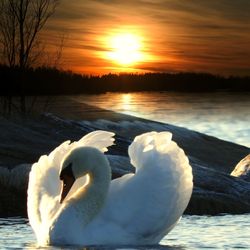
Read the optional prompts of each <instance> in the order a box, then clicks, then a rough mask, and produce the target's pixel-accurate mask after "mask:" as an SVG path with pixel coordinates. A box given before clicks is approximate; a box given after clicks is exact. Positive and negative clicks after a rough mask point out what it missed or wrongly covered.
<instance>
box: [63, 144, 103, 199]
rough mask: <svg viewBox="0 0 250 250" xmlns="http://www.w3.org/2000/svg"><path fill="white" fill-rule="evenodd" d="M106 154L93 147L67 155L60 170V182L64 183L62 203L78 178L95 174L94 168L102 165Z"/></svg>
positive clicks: (80, 148) (73, 151)
mask: <svg viewBox="0 0 250 250" xmlns="http://www.w3.org/2000/svg"><path fill="white" fill-rule="evenodd" d="M103 160H105V157H104V154H103V153H102V152H101V151H99V150H98V149H96V148H93V147H79V148H76V149H73V150H72V151H71V152H70V153H69V154H68V155H66V157H65V159H64V161H63V162H62V166H61V170H60V174H59V176H60V180H61V181H62V182H63V188H62V192H61V199H60V203H62V202H63V200H64V199H65V197H66V196H67V194H68V193H69V191H70V189H71V187H72V185H73V184H74V182H75V180H76V179H77V178H80V177H82V176H84V175H86V174H89V173H91V172H93V168H95V167H96V165H97V164H98V165H99V164H102V163H103Z"/></svg>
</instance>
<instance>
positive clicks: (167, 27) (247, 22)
mask: <svg viewBox="0 0 250 250" xmlns="http://www.w3.org/2000/svg"><path fill="white" fill-rule="evenodd" d="M62 36H63V37H64V40H63V56H62V59H61V64H62V67H63V68H64V69H67V70H72V71H74V72H78V73H83V74H94V75H102V74H107V73H120V72H136V73H143V72H179V71H185V72H186V71H191V72H208V73H213V74H219V75H226V76H228V75H243V76H244V75H250V1H249V0H237V1H236V0H209V1H208V0H135V1H132V0H126V1H125V0H124V1H122V0H120V1H118V0H71V1H67V0H61V3H60V4H59V6H58V7H57V9H56V12H55V14H54V16H53V17H51V18H50V20H48V23H47V24H46V28H45V29H44V31H43V34H42V37H43V39H44V40H46V42H47V43H49V45H51V46H53V45H54V46H56V45H58V44H60V39H61V37H62ZM128 36H130V37H132V38H131V39H132V40H131V39H130V38H129V39H130V40H129V39H127V38H126V37H128ZM124 39H125V40H126V39H127V40H128V41H127V43H129V45H126V44H123V43H124V41H122V40H124ZM114 41H116V44H114V43H115V42H114ZM125 42H126V41H125ZM49 45H48V46H49ZM119 46H120V47H119ZM117 47H119V48H117ZM131 47H135V49H134V50H133V49H132V50H131ZM117 50H119V52H117ZM118 53H120V54H121V53H122V55H120V54H118ZM125 56H127V57H129V56H130V57H131V56H132V58H130V57H129V58H127V59H129V60H130V59H131V60H130V61H129V60H128V61H129V62H126V63H124V58H123V61H122V60H121V57H125ZM117 57H118V58H117ZM133 58H135V59H133Z"/></svg>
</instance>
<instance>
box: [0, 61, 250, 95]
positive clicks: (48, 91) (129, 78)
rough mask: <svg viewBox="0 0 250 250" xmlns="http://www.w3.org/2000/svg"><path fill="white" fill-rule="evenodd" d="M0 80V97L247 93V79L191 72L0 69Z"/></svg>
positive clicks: (249, 84)
mask: <svg viewBox="0 0 250 250" xmlns="http://www.w3.org/2000/svg"><path fill="white" fill-rule="evenodd" d="M0 79H1V82H2V89H1V95H19V94H20V93H22V94H24V95H61V94H84V93H90V94H96V93H104V92H111V91H112V92H134V91H180V92H213V91H218V90H226V91H250V76H246V77H239V76H230V77H223V76H219V75H212V74H209V73H192V72H179V73H145V74H130V73H122V74H108V75H103V76H91V75H80V74H76V73H73V72H71V71H61V70H58V69H56V68H45V67H40V68H35V69H33V68H30V69H26V70H20V69H19V68H10V67H7V66H5V65H0Z"/></svg>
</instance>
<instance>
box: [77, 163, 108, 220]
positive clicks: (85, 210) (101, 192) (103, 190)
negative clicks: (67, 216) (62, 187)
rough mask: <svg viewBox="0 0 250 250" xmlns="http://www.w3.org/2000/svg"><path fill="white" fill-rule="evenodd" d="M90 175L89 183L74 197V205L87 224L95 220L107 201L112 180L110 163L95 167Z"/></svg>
mask: <svg viewBox="0 0 250 250" xmlns="http://www.w3.org/2000/svg"><path fill="white" fill-rule="evenodd" d="M88 177H89V181H88V184H87V185H85V186H84V187H82V188H80V189H79V191H78V192H77V193H76V195H75V196H74V197H73V203H74V207H75V209H76V210H78V213H80V214H81V217H82V219H83V223H84V224H85V225H86V224H88V223H89V222H90V221H91V220H93V218H94V217H95V216H96V215H97V214H98V213H99V212H100V210H101V209H102V207H103V205H104V203H105V200H106V197H107V194H108V189H109V184H110V180H111V171H110V167H109V164H108V163H107V166H104V165H103V164H102V165H101V166H99V167H98V166H97V167H95V168H93V170H92V171H91V172H89V173H88Z"/></svg>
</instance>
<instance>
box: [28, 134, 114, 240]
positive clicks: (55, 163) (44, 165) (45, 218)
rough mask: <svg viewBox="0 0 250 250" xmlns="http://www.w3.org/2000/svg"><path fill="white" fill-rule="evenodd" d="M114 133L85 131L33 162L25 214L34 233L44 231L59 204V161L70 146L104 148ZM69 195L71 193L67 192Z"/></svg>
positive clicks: (111, 139)
mask: <svg viewBox="0 0 250 250" xmlns="http://www.w3.org/2000/svg"><path fill="white" fill-rule="evenodd" d="M113 136H114V133H111V132H107V131H95V132H92V133H89V134H87V135H86V136H84V137H83V138H82V139H80V140H79V141H76V142H73V143H71V144H70V141H66V142H64V143H62V144H61V145H60V146H59V147H57V148H56V149H54V150H53V151H52V152H51V153H50V154H49V155H43V156H41V157H40V159H39V160H38V162H36V163H34V164H33V166H32V169H31V172H30V176H29V186H28V216H29V221H30V224H31V226H32V228H33V229H34V231H35V234H36V236H37V237H39V235H40V234H46V232H45V231H46V230H48V227H49V226H50V224H51V222H52V219H53V217H54V215H55V213H56V212H57V211H58V209H59V207H60V203H59V194H60V189H61V183H60V180H59V171H60V166H61V162H62V160H63V159H64V157H65V155H67V154H68V153H69V152H70V151H71V150H73V149H74V148H76V147H81V146H92V147H96V148H98V149H99V150H101V151H103V152H105V151H107V147H109V146H111V145H112V144H113V142H114V138H113ZM82 182H84V180H83V179H82V180H77V181H76V183H75V184H74V185H73V187H72V190H71V193H73V192H74V191H76V189H78V187H79V186H81V185H82V184H83V183H82ZM68 196H70V194H69V195H68Z"/></svg>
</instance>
